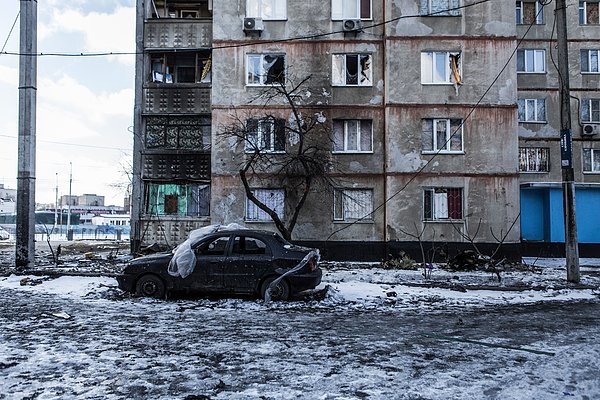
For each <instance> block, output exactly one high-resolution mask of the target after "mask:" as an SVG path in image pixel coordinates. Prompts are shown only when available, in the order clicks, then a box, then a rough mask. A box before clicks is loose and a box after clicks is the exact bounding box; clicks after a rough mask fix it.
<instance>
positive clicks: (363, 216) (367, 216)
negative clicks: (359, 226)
mask: <svg viewBox="0 0 600 400" xmlns="http://www.w3.org/2000/svg"><path fill="white" fill-rule="evenodd" d="M351 194H357V195H358V196H361V195H363V196H364V197H365V198H366V200H367V203H365V204H359V203H360V201H362V200H361V199H357V197H353V196H351ZM344 200H347V201H352V202H354V203H357V205H358V207H360V209H356V210H347V207H348V206H347V203H346V202H345V201H344ZM374 210H375V209H374V207H373V189H372V188H336V189H334V191H333V210H332V212H333V221H334V222H356V221H361V222H367V223H372V222H373V220H374V218H373V213H374ZM350 213H354V215H350V216H347V215H348V214H350Z"/></svg>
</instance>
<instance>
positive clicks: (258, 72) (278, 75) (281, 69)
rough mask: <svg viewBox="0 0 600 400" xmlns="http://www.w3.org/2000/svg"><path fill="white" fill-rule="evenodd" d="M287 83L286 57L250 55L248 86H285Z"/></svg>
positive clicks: (248, 60)
mask: <svg viewBox="0 0 600 400" xmlns="http://www.w3.org/2000/svg"><path fill="white" fill-rule="evenodd" d="M284 83H285V55H283V54H248V58H247V63H246V84H247V85H275V84H279V85H283V84H284Z"/></svg>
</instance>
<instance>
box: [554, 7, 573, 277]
mask: <svg viewBox="0 0 600 400" xmlns="http://www.w3.org/2000/svg"><path fill="white" fill-rule="evenodd" d="M555 7H556V8H555V15H556V28H557V29H556V38H557V41H558V76H559V81H560V82H559V83H560V85H559V86H560V89H559V90H560V105H561V107H560V154H561V167H562V186H563V208H564V213H565V258H566V263H567V281H569V282H574V283H579V246H578V240H577V219H576V217H575V176H574V175H575V174H574V171H573V135H572V129H571V88H570V85H569V48H568V42H567V6H566V2H565V0H556V6H555Z"/></svg>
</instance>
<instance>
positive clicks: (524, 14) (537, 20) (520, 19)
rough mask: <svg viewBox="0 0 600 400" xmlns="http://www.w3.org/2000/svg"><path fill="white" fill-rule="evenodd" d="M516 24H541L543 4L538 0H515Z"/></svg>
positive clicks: (542, 20)
mask: <svg viewBox="0 0 600 400" xmlns="http://www.w3.org/2000/svg"><path fill="white" fill-rule="evenodd" d="M516 4H517V5H516V16H517V24H521V25H523V24H524V25H533V24H536V25H541V24H543V23H544V6H543V5H542V4H541V3H540V2H539V1H517V3H516Z"/></svg>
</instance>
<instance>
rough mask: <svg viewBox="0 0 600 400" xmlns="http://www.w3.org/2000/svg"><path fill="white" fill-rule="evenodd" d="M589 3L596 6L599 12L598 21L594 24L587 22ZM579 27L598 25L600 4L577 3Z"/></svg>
mask: <svg viewBox="0 0 600 400" xmlns="http://www.w3.org/2000/svg"><path fill="white" fill-rule="evenodd" d="M589 3H595V4H598V8H599V10H598V11H599V12H598V14H599V15H598V20H597V21H596V22H591V23H590V22H588V20H587V6H588V4H589ZM578 9H579V18H578V19H579V26H585V25H600V3H599V2H597V1H580V2H579V8H578Z"/></svg>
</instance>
